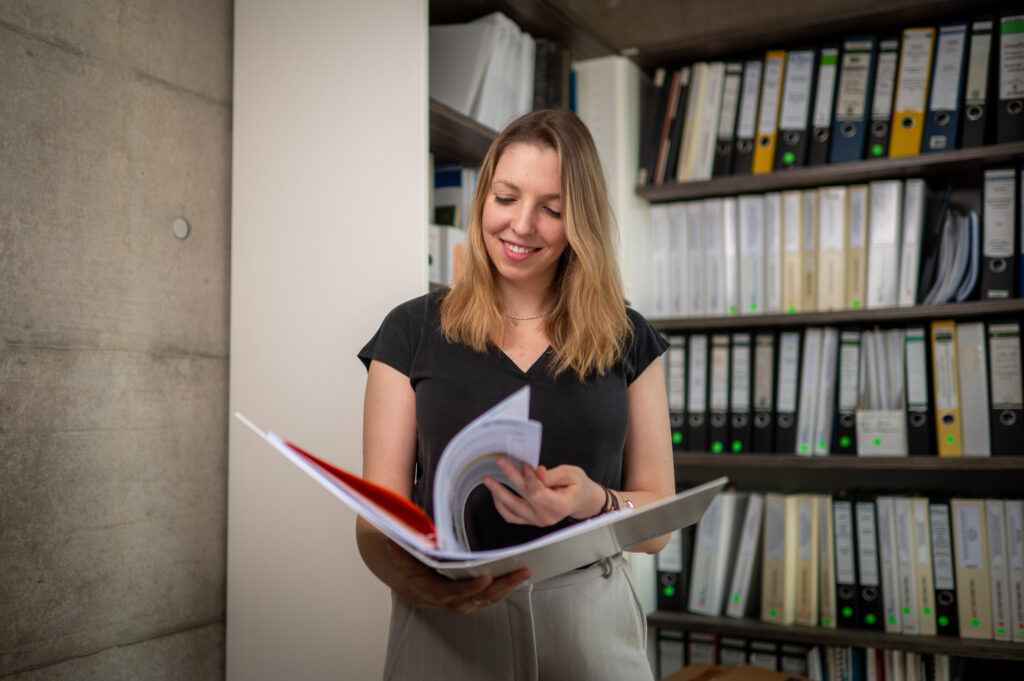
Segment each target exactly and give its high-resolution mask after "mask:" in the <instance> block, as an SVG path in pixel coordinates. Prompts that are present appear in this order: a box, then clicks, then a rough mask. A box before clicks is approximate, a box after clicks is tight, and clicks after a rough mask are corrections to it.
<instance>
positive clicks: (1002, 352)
mask: <svg viewBox="0 0 1024 681" xmlns="http://www.w3.org/2000/svg"><path fill="white" fill-rule="evenodd" d="M988 347H989V355H990V357H989V361H990V362H991V370H990V376H991V378H992V408H993V409H1024V390H1022V387H1021V360H1020V325H1019V324H1017V323H1016V322H1014V323H1010V324H989V327H988Z"/></svg>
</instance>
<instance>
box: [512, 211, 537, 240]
mask: <svg viewBox="0 0 1024 681" xmlns="http://www.w3.org/2000/svg"><path fill="white" fill-rule="evenodd" d="M536 212H537V211H536V207H535V206H532V205H530V204H528V203H524V204H523V205H522V206H521V207H520V209H519V211H518V212H517V213H516V214H515V215H514V216H513V218H512V231H513V232H515V233H516V234H524V235H525V234H532V233H533V232H534V231H536V225H535V224H534V216H535V215H536Z"/></svg>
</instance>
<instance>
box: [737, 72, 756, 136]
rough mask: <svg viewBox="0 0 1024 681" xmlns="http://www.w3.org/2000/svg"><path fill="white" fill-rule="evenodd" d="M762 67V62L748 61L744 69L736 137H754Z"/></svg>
mask: <svg viewBox="0 0 1024 681" xmlns="http://www.w3.org/2000/svg"><path fill="white" fill-rule="evenodd" d="M761 66H762V65H761V62H760V61H748V62H747V63H746V64H745V65H744V67H743V96H742V98H741V99H740V118H739V122H738V124H737V125H736V137H742V138H746V139H750V138H753V137H754V132H755V126H756V125H757V95H758V93H759V92H760V88H761Z"/></svg>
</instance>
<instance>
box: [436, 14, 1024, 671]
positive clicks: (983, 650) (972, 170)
mask: <svg viewBox="0 0 1024 681" xmlns="http://www.w3.org/2000/svg"><path fill="white" fill-rule="evenodd" d="M1008 7H1011V5H1010V4H1009V3H1007V2H1002V1H996V2H990V1H987V0H974V1H970V0H892V1H890V2H886V3H879V2H877V0H846V1H843V2H829V1H828V0H823V1H821V2H811V1H810V0H781V1H780V2H777V3H764V2H760V1H758V0H722V2H718V3H679V2H675V1H671V0H650V1H649V2H645V3H640V5H637V4H635V3H592V2H590V1H589V0H559V2H557V3H555V2H550V1H547V0H527V1H525V2H517V3H512V2H510V1H500V0H471V1H469V2H460V1H458V0H432V1H431V3H430V21H431V23H447V22H454V21H465V20H471V19H474V18H477V17H479V16H482V15H483V14H486V13H488V12H492V11H503V12H505V13H506V14H507V15H508V16H509V17H511V18H512V19H513V20H515V21H516V22H517V23H519V24H520V26H522V27H523V29H524V30H526V31H528V32H530V33H532V34H534V35H535V36H541V37H547V38H552V39H556V40H558V41H560V42H562V43H564V44H566V45H568V47H569V48H570V50H571V52H572V57H573V59H574V60H579V59H587V58H592V57H598V56H603V55H607V54H616V53H617V54H624V55H627V56H629V57H630V58H631V59H632V60H633V61H634V62H636V63H637V64H638V65H639V66H641V67H642V68H643V69H645V70H646V71H648V72H651V71H653V69H654V68H655V67H661V66H673V65H682V64H686V63H689V62H692V61H696V60H713V59H726V58H739V57H744V56H748V55H755V56H756V55H758V54H761V55H763V54H764V51H765V50H766V49H770V48H779V47H787V46H794V45H800V44H803V43H815V42H820V40H821V38H841V37H843V36H846V35H851V34H856V33H870V34H875V35H882V34H890V33H893V32H894V30H895V29H899V28H903V27H908V26H911V25H914V24H917V23H921V24H926V25H937V24H939V23H941V22H942V21H944V20H947V19H952V18H955V17H964V18H970V17H973V16H975V15H977V14H980V13H984V12H991V11H994V10H999V9H1003V8H1008ZM429 112H430V140H431V150H432V152H433V153H434V154H435V157H436V158H437V159H439V160H445V161H462V162H466V163H479V161H480V160H481V159H482V158H483V155H484V153H485V152H486V149H487V146H488V144H489V143H490V141H491V140H492V139H493V137H494V135H495V134H496V133H495V132H494V131H493V130H490V129H488V128H486V127H484V126H481V125H480V124H478V123H476V122H475V121H472V120H470V119H468V118H466V117H464V116H461V115H459V114H458V113H456V112H454V111H452V110H451V109H449V108H448V107H446V106H444V105H443V104H440V103H439V102H436V101H431V102H430V104H429ZM1021 162H1024V142H1014V143H1009V144H998V145H988V146H982V147H974V148H968V149H953V150H950V151H942V152H934V153H926V154H919V155H917V156H909V157H901V158H879V159H872V160H863V161H856V162H850V163H843V164H835V165H824V166H814V167H806V168H795V169H791V170H785V171H775V172H771V173H766V174H760V175H750V174H747V175H736V176H727V177H720V178H714V179H711V180H708V181H701V182H689V183H676V182H670V183H666V184H661V185H647V186H637V187H636V188H635V192H636V194H637V195H638V196H639V197H641V198H642V199H644V200H646V201H647V202H649V203H663V202H672V201H684V200H692V199H702V198H711V197H722V196H735V195H740V194H756V193H764V192H770V191H782V190H788V189H806V188H811V187H821V186H829V185H850V184H859V183H866V182H869V181H873V180H882V179H906V178H913V177H922V178H924V179H926V180H928V181H931V182H934V183H939V182H941V183H943V184H944V183H946V182H955V183H957V184H958V186H963V187H966V188H967V189H966V190H967V191H968V192H974V193H976V194H977V193H979V188H980V183H981V176H982V172H983V170H984V169H985V168H987V167H992V166H993V165H1010V164H1012V165H1015V166H1019V165H1020V164H1021ZM936 186H938V185H936ZM994 316H1003V317H1013V318H1017V319H1021V320H1024V299H1012V300H1002V301H972V302H965V303H959V304H943V305H933V306H915V307H911V308H885V309H865V310H844V311H838V312H829V313H805V314H789V315H783V314H772V315H741V316H730V317H713V318H712V317H702V318H677V319H657V320H653V319H652V320H651V321H652V323H653V325H654V326H655V328H657V329H659V330H660V331H662V332H664V333H668V332H676V333H678V332H682V333H687V332H690V331H700V332H707V333H711V332H715V331H724V330H747V329H750V330H751V331H754V330H757V329H760V328H787V327H789V328H802V327H807V326H825V325H841V324H851V325H852V324H856V325H864V326H870V325H874V324H878V325H881V326H885V325H893V326H896V325H905V324H906V323H908V322H912V321H913V322H918V323H921V322H924V323H927V322H928V321H930V320H932V319H940V318H950V319H958V320H967V319H984V318H990V317H994ZM675 465H676V472H677V480H678V481H679V483H680V484H697V483H700V482H704V481H707V480H710V479H712V478H714V477H717V476H719V475H727V476H729V477H730V479H731V481H732V482H733V483H734V484H735V485H737V487H738V488H739V489H746V490H760V491H775V492H783V493H795V492H800V491H811V492H829V493H838V492H841V491H849V492H875V493H908V492H918V493H922V494H937V495H939V494H947V495H948V494H951V493H954V494H956V495H958V496H1002V497H1011V496H1019V495H1020V491H1019V490H1020V484H1019V482H1018V481H1019V480H1020V479H1022V478H1024V443H1022V449H1021V452H1020V455H1018V456H1008V457H991V458H939V457H937V456H914V457H890V458H874V457H856V456H826V457H802V456H797V455H795V454H728V453H723V454H710V453H695V452H680V453H677V454H676V455H675ZM648 622H649V623H650V624H651V625H652V626H653V627H660V628H667V629H677V630H689V631H700V632H708V633H713V634H722V635H727V636H741V637H745V638H749V639H766V640H774V641H778V642H794V643H803V644H810V645H823V646H854V647H873V648H884V649H900V650H907V651H914V652H919V653H925V654H937V653H941V654H948V655H954V656H962V657H965V658H971V659H980V660H987V661H994V663H995V664H996V668H997V669H998V670H999V671H1000V673H1004V672H1005V673H1012V672H1013V671H1014V670H1017V669H1018V668H1019V667H1018V665H1020V664H1024V647H1022V646H1020V645H1019V644H1013V643H1002V642H996V641H978V640H967V639H960V638H953V637H938V636H908V635H899V634H886V633H882V632H868V631H861V630H848V629H840V630H835V629H825V628H813V627H802V626H779V625H772V624H767V623H762V622H760V621H759V620H756V619H750V618H747V619H739V620H737V619H732V618H727V617H707V616H703V615H696V614H690V613H685V612H652V613H649V614H648ZM999 678H1003V677H1002V676H1000V677H999Z"/></svg>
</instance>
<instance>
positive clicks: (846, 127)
mask: <svg viewBox="0 0 1024 681" xmlns="http://www.w3.org/2000/svg"><path fill="white" fill-rule="evenodd" d="M839 132H840V134H842V136H843V137H853V136H854V135H856V134H857V126H855V125H854V124H853V123H843V126H842V127H841V128H839Z"/></svg>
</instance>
